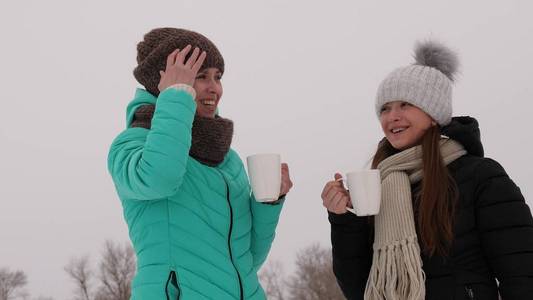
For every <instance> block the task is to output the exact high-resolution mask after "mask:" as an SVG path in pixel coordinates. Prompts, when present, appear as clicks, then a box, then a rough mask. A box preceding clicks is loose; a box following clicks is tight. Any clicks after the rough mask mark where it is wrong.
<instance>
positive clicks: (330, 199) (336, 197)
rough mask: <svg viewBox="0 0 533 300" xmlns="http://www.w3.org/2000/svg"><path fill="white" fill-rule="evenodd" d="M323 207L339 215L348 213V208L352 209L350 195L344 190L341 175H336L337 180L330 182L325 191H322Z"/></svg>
mask: <svg viewBox="0 0 533 300" xmlns="http://www.w3.org/2000/svg"><path fill="white" fill-rule="evenodd" d="M322 205H324V207H325V208H327V209H328V211H330V212H332V213H335V214H338V215H340V214H344V213H346V212H347V210H346V207H352V202H351V200H350V194H349V193H348V191H347V190H346V189H345V188H344V184H343V183H342V175H341V174H339V173H335V180H332V181H329V182H328V183H326V185H325V186H324V190H322Z"/></svg>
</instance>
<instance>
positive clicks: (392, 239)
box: [322, 42, 533, 300]
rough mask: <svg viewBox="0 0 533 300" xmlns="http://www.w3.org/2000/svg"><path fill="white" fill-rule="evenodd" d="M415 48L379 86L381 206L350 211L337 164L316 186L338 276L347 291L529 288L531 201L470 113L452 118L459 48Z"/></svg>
mask: <svg viewBox="0 0 533 300" xmlns="http://www.w3.org/2000/svg"><path fill="white" fill-rule="evenodd" d="M415 59H416V62H415V64H413V65H410V66H407V67H403V68H398V69H396V70H394V71H393V72H392V73H391V74H389V75H388V76H387V77H386V78H385V80H383V82H382V83H381V85H380V87H379V89H378V95H377V100H376V111H377V114H378V117H379V119H380V123H381V126H382V129H383V132H384V134H385V138H383V140H382V141H381V142H380V143H379V145H378V149H377V151H376V154H375V156H374V159H373V162H372V168H377V169H380V173H381V177H382V203H381V208H380V213H379V214H378V215H376V216H374V217H358V216H356V215H353V214H351V213H347V210H346V207H350V206H351V202H350V198H349V194H348V192H347V190H346V189H345V188H344V186H343V184H342V180H341V179H342V178H341V175H340V174H335V180H333V181H330V182H328V183H327V184H326V186H325V187H324V190H323V192H322V200H323V205H324V206H325V207H326V208H327V209H328V211H329V221H330V223H331V241H332V246H333V270H334V273H335V276H336V277H337V281H338V283H339V285H340V287H341V289H342V291H343V293H344V295H345V296H346V297H347V298H348V299H398V300H404V299H416V300H418V299H432V300H433V299H443V300H448V299H483V300H485V299H486V300H493V299H494V300H496V299H498V293H499V294H500V295H501V297H502V299H504V300H512V299H533V219H532V217H531V212H530V210H529V207H528V206H527V204H526V203H525V201H524V198H523V196H522V194H521V192H520V189H519V188H518V187H517V186H516V185H515V184H514V183H513V181H512V180H511V179H510V178H509V176H508V175H507V174H506V172H505V170H504V169H503V168H502V166H500V165H499V164H498V163H497V162H496V161H494V160H492V159H489V158H485V157H484V156H483V146H482V144H481V141H480V134H479V128H478V123H477V121H476V120H475V119H473V118H470V117H455V118H452V117H451V114H452V106H451V85H452V82H453V79H454V77H453V75H454V73H455V70H456V66H457V58H456V56H455V54H454V53H453V52H451V51H450V50H449V49H447V48H446V47H444V46H442V45H440V44H438V43H434V42H426V43H423V44H418V45H417V48H416V50H415Z"/></svg>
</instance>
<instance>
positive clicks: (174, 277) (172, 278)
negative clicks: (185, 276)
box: [165, 271, 181, 300]
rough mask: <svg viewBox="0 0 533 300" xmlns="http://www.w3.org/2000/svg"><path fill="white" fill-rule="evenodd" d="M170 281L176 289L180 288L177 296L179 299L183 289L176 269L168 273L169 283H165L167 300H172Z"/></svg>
mask: <svg viewBox="0 0 533 300" xmlns="http://www.w3.org/2000/svg"><path fill="white" fill-rule="evenodd" d="M169 283H170V284H172V285H174V286H175V287H176V289H177V290H178V295H177V296H176V299H177V300H179V298H180V296H181V289H180V285H179V284H178V280H177V275H176V272H175V271H170V274H168V279H167V284H166V285H165V293H166V295H167V300H171V299H170V296H169V295H168V285H169Z"/></svg>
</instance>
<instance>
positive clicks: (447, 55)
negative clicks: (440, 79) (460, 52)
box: [414, 40, 459, 81]
mask: <svg viewBox="0 0 533 300" xmlns="http://www.w3.org/2000/svg"><path fill="white" fill-rule="evenodd" d="M414 58H415V64H417V65H422V66H428V67H433V68H435V69H437V70H439V71H441V72H442V73H443V74H444V75H446V76H447V77H448V78H450V80H451V81H453V80H454V78H455V73H456V72H457V69H458V66H459V59H458V58H457V54H456V53H455V52H454V51H452V50H451V49H449V48H448V47H446V46H444V45H443V44H441V43H439V42H436V41H431V40H428V41H424V42H417V43H416V46H415V56H414Z"/></svg>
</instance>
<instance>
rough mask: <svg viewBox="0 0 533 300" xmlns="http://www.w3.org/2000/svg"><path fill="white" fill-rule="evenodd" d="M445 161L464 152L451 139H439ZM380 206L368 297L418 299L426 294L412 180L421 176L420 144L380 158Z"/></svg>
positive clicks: (371, 298)
mask: <svg viewBox="0 0 533 300" xmlns="http://www.w3.org/2000/svg"><path fill="white" fill-rule="evenodd" d="M440 150H441V154H442V157H443V161H444V163H445V164H449V163H450V162H452V161H454V160H455V159H457V158H459V157H461V156H463V155H464V154H466V151H465V150H464V148H463V146H461V144H459V143H457V142H456V141H454V140H450V139H444V138H443V139H442V140H441V142H440ZM378 169H379V170H380V171H381V172H380V173H381V178H382V179H381V189H382V192H381V195H382V196H381V197H382V199H381V207H380V213H379V214H378V215H376V217H375V223H374V224H375V237H374V245H373V249H374V253H373V258H372V267H371V269H370V275H369V277H368V281H367V285H366V290H365V299H367V300H381V299H387V300H421V299H424V298H425V275H424V271H423V270H422V259H421V257H420V246H419V244H418V241H417V235H416V228H415V221H414V212H413V204H412V203H413V201H412V197H411V184H414V183H416V182H418V181H420V180H421V179H422V148H421V146H416V147H412V148H409V149H407V150H404V151H402V152H400V153H398V154H395V155H393V156H390V157H388V158H387V159H385V160H383V161H382V162H381V163H380V164H379V165H378Z"/></svg>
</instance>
